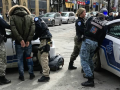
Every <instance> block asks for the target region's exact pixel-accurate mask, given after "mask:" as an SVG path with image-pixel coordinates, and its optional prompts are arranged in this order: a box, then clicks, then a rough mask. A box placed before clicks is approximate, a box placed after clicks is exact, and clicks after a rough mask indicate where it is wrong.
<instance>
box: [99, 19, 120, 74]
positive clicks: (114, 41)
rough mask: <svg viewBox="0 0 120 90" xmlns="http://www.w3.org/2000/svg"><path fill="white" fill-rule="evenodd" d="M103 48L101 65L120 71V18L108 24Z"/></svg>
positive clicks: (113, 70) (112, 70)
mask: <svg viewBox="0 0 120 90" xmlns="http://www.w3.org/2000/svg"><path fill="white" fill-rule="evenodd" d="M101 48H102V50H101V51H102V52H100V59H101V66H102V67H103V68H105V69H107V70H109V71H111V72H113V73H116V72H115V71H120V20H119V22H115V23H112V24H109V25H108V34H107V35H106V38H105V39H104V41H103V44H102V45H101ZM104 60H105V61H104Z"/></svg>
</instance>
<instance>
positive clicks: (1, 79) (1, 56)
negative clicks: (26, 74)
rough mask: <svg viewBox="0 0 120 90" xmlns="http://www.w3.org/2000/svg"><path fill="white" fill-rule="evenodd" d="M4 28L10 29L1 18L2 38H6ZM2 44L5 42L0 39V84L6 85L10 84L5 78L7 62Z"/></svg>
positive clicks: (0, 32)
mask: <svg viewBox="0 0 120 90" xmlns="http://www.w3.org/2000/svg"><path fill="white" fill-rule="evenodd" d="M5 28H7V29H10V25H8V24H7V23H6V22H5V21H4V20H3V19H2V18H0V35H2V36H4V38H5V37H7V36H6V31H5ZM4 42H5V40H1V37H0V84H8V83H10V82H11V81H10V80H7V79H6V78H5V70H6V66H7V60H6V50H5V43H4Z"/></svg>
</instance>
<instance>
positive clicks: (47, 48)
mask: <svg viewBox="0 0 120 90" xmlns="http://www.w3.org/2000/svg"><path fill="white" fill-rule="evenodd" d="M38 50H39V51H41V54H42V53H43V52H49V51H50V45H49V44H46V45H45V46H43V47H41V48H39V49H38Z"/></svg>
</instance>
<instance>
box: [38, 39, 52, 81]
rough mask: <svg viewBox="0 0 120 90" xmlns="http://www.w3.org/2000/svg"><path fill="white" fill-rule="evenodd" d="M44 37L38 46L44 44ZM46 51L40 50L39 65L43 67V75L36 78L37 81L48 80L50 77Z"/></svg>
mask: <svg viewBox="0 0 120 90" xmlns="http://www.w3.org/2000/svg"><path fill="white" fill-rule="evenodd" d="M46 43H47V41H46V39H43V40H41V43H40V44H41V45H40V47H43V46H46ZM48 52H49V51H45V52H44V50H42V51H40V53H41V57H40V63H41V66H42V69H43V76H42V77H41V78H40V79H38V82H45V81H49V79H50V77H49V72H50V68H49V64H48V62H49V60H48Z"/></svg>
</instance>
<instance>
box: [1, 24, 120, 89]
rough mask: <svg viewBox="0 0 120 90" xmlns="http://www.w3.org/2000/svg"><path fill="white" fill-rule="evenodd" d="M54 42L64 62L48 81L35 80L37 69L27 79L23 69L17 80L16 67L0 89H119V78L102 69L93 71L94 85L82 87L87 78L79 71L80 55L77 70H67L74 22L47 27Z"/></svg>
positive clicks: (76, 64)
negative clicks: (31, 78) (22, 78)
mask: <svg viewBox="0 0 120 90" xmlns="http://www.w3.org/2000/svg"><path fill="white" fill-rule="evenodd" d="M49 29H50V32H51V33H52V35H53V40H54V42H55V47H56V54H61V55H62V56H63V57H64V60H65V63H64V66H63V68H62V69H60V70H58V71H56V72H53V71H51V73H50V78H51V79H50V81H49V82H43V83H40V82H37V80H38V79H39V78H40V77H41V74H40V73H39V71H35V72H34V73H35V75H36V77H35V79H33V80H29V74H28V72H27V71H25V81H19V80H18V71H17V69H10V70H8V71H7V75H6V77H7V78H8V79H11V80H12V83H11V84H8V85H2V86H0V90H119V88H120V78H119V77H117V76H116V75H114V74H112V73H110V72H108V71H106V70H102V71H101V72H95V87H83V86H81V83H82V82H84V81H86V80H87V79H85V78H83V75H82V73H81V65H80V57H79V56H78V58H77V59H76V61H75V66H77V70H72V71H69V70H68V63H69V59H70V55H71V53H72V51H73V46H74V36H75V24H74V23H71V24H62V25H61V26H54V27H49Z"/></svg>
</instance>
